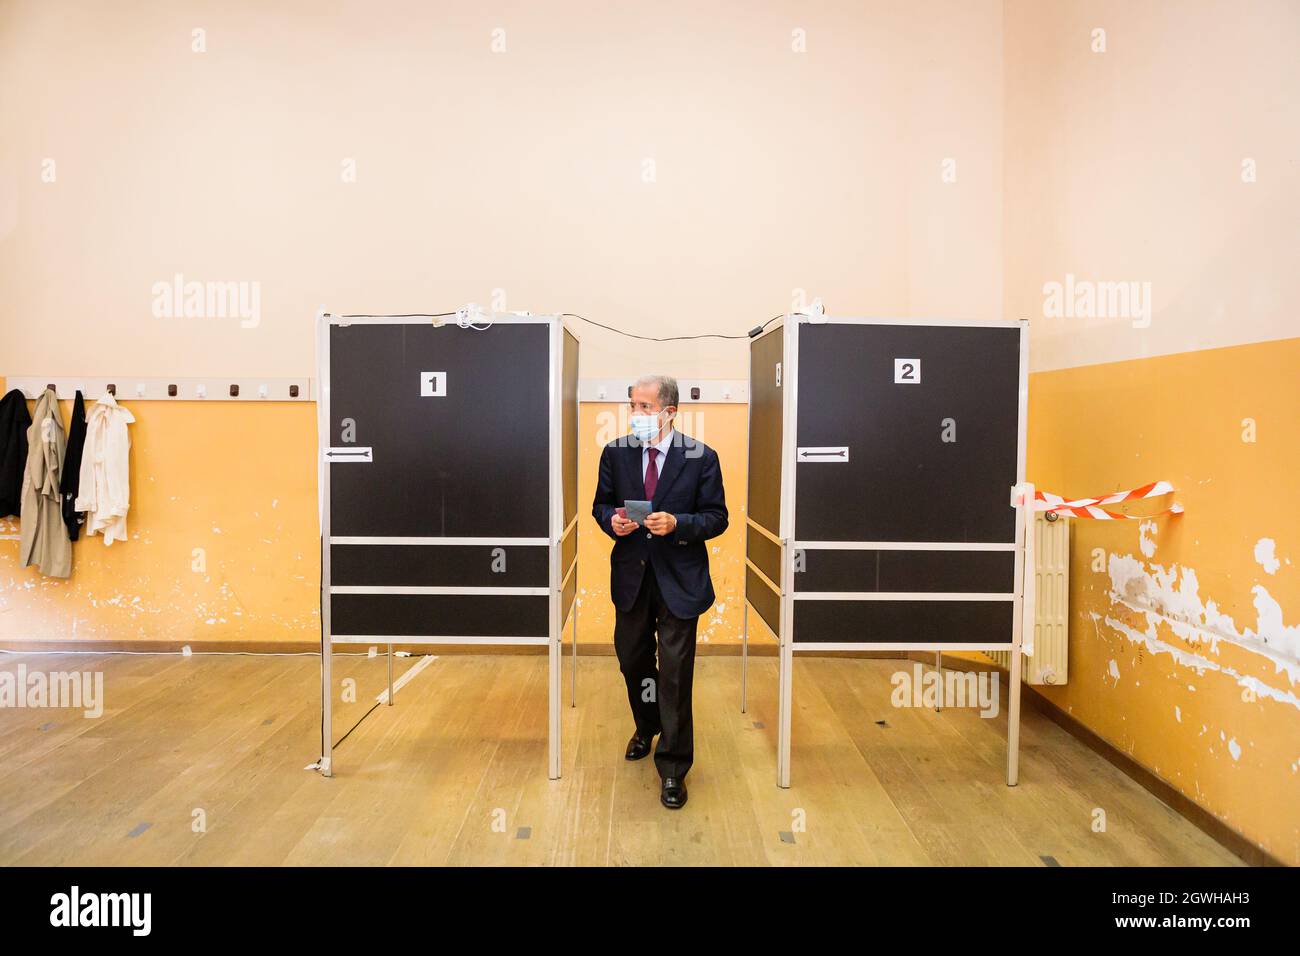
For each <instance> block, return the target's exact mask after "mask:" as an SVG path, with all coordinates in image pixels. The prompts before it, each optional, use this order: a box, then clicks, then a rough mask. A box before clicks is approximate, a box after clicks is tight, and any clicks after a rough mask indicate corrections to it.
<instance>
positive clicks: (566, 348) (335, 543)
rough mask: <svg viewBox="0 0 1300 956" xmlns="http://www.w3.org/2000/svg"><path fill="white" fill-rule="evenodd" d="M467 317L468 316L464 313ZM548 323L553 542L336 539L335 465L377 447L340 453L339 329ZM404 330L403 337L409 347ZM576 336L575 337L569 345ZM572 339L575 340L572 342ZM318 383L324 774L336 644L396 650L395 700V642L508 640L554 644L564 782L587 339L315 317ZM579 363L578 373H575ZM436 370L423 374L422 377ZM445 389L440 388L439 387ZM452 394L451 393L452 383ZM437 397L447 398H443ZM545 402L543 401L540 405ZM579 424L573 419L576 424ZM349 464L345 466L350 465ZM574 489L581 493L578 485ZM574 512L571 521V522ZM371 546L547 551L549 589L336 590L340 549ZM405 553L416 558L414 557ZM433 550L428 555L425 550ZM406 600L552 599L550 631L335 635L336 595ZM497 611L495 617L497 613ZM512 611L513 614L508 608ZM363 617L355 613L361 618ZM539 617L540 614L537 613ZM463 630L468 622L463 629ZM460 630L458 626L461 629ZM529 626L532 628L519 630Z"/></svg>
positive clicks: (551, 331)
mask: <svg viewBox="0 0 1300 956" xmlns="http://www.w3.org/2000/svg"><path fill="white" fill-rule="evenodd" d="M462 311H464V310H462ZM538 324H540V325H544V326H546V327H547V329H548V333H547V336H546V341H547V343H548V345H547V350H548V351H549V355H548V363H549V370H550V371H549V380H548V382H547V386H546V387H547V390H548V397H547V400H546V403H545V406H544V407H545V411H546V414H547V416H548V419H547V420H548V422H549V428H548V429H547V430H546V434H545V436H544V437H545V440H546V442H547V446H548V452H547V454H548V455H549V460H548V462H547V481H548V486H549V492H548V496H547V506H546V507H547V522H548V524H549V531H548V533H547V534H546V535H545V536H530V537H505V536H501V535H499V534H497V535H491V536H487V537H478V536H472V535H471V536H464V535H425V534H421V535H412V536H397V537H394V536H389V535H383V536H334V535H332V534H331V503H332V493H333V487H332V486H333V483H334V482H333V481H332V474H331V473H332V471H333V469H334V468H335V467H349V468H356V467H358V466H357V464H356V462H357V461H358V460H361V461H370V460H371V458H370V457H369V456H370V455H371V454H372V452H371V449H370V448H360V447H342V448H338V447H332V442H333V434H334V430H333V427H332V418H331V415H332V412H333V409H332V401H333V398H334V396H333V395H332V387H331V354H330V349H331V333H332V331H333V330H336V329H340V328H344V327H347V326H366V325H379V326H384V325H389V326H391V325H401V326H425V327H426V328H441V327H444V326H448V327H452V328H454V327H456V326H459V327H460V328H462V329H467V328H472V329H475V330H476V331H486V330H487V329H488V328H491V327H493V326H503V327H504V326H512V325H538ZM405 334H406V333H405V331H404V332H403V335H404V338H403V341H404V342H405V341H406V339H405ZM566 337H567V339H566ZM568 340H572V341H571V342H570V341H568ZM316 346H317V377H318V381H319V383H320V384H319V394H318V396H317V443H318V463H317V465H318V476H317V477H318V488H319V501H318V505H319V516H320V534H321V590H320V610H321V757H320V761H319V763H318V765H317V769H318V770H319V771H320V773H321V774H323V775H324V776H327V777H328V776H332V775H333V772H334V760H333V750H334V741H333V732H332V716H333V708H332V687H333V676H332V670H333V668H332V651H333V647H334V645H335V644H368V645H372V646H374V645H384V644H386V645H387V648H388V687H389V689H388V694H387V701H386V702H387V703H388V704H389V705H392V703H393V645H394V644H395V643H396V644H429V645H436V644H462V645H463V644H506V645H521V646H522V645H545V646H546V647H547V650H548V699H549V712H548V719H547V741H548V745H547V753H548V760H547V766H548V777H549V778H550V779H553V780H554V779H558V778H559V777H560V769H561V750H560V698H561V671H560V668H561V664H562V653H563V651H562V642H563V632H564V628H565V626H566V624H567V623H568V622H569V621H570V620H572V622H573V653H574V660H573V663H574V668H575V673H574V677H575V680H576V666H577V601H576V588H577V521H578V515H577V510H578V509H577V488H576V476H577V467H578V461H577V374H578V373H577V361H578V336H577V335H576V334H574V333H573V331H572V330H571V329H569V328H568V327H567V326H565V324H564V322H563V319H562V317H560V316H532V315H528V314H527V313H509V314H496V313H489V314H484V315H479V316H471V317H470V319H469V320H468V322H467V321H465V319H464V317H463V316H462V320H461V321H459V322H457V321H456V320H454V319H453V320H450V321H446V322H443V321H438V317H435V316H429V315H420V316H387V315H385V316H369V315H368V316H336V315H330V314H328V313H320V314H318V315H317V321H316ZM570 364H571V367H570ZM373 371H374V376H375V380H376V381H381V380H385V379H386V378H387V377H388V376H389V375H390V372H391V370H389V369H374V370H373ZM426 374H427V373H421V376H422V377H423V376H424V375H426ZM414 384H415V383H414V382H413V381H412V382H403V387H408V386H411V387H413V386H414ZM434 387H435V388H436V387H437V386H436V385H435V386H434ZM442 387H443V389H444V390H445V389H446V387H447V386H446V384H445V381H444V384H443V386H442ZM434 394H438V393H436V392H435V393H434ZM540 404H541V403H539V405H540ZM570 418H571V419H572V420H571V421H570ZM566 449H568V450H570V451H571V452H572V460H571V461H568V462H566V460H565V457H566V455H565V452H566ZM345 463H346V464H345ZM570 485H571V486H572V487H570ZM566 512H571V516H570V517H568V520H566ZM356 545H362V546H366V545H370V546H374V547H372V548H366V549H365V550H366V551H374V552H379V551H380V550H381V549H383V548H400V549H419V550H421V551H422V550H423V549H429V548H432V549H438V548H443V549H446V550H445V551H444V554H449V555H454V554H456V553H457V552H455V551H454V550H452V549H456V548H462V549H463V548H475V549H477V548H506V547H510V548H533V549H537V550H539V549H543V548H544V549H545V552H546V553H545V586H536V584H537V582H531V583H533V584H534V585H535V586H530V587H517V586H516V587H509V586H447V585H410V584H403V585H397V586H393V585H384V584H379V585H374V584H368V585H360V586H358V585H337V584H334V583H333V580H332V578H333V575H332V573H331V572H332V560H331V552H332V550H333V549H334V548H336V547H339V546H344V547H351V546H356ZM405 553H408V554H409V553H411V552H410V551H407V552H405ZM424 553H427V552H424ZM358 594H363V595H389V596H394V595H400V596H416V595H427V596H434V595H438V596H445V595H458V596H487V597H491V598H492V599H494V601H495V603H498V604H503V603H505V602H504V601H501V600H500V599H501V598H502V597H503V596H512V597H516V598H524V599H531V600H533V601H536V600H538V599H540V598H545V600H546V622H547V626H546V627H545V628H544V629H541V630H542V631H543V632H542V633H522V634H515V633H512V632H511V627H510V625H508V624H507V625H505V628H504V633H497V634H484V633H478V634H474V633H469V634H456V633H448V632H447V630H445V629H440V628H434V627H431V628H430V630H431V631H434V633H428V634H416V633H392V634H372V633H364V634H348V633H335V632H334V614H333V613H332V611H333V607H332V605H333V598H334V596H335V595H358ZM493 613H496V612H493ZM501 613H506V612H501ZM354 616H355V615H354ZM533 617H534V618H535V619H536V618H537V617H538V616H537V615H534V616H533ZM455 626H459V622H458V623H457V625H455ZM455 626H453V628H452V630H454V629H455ZM518 630H527V628H526V627H525V628H518Z"/></svg>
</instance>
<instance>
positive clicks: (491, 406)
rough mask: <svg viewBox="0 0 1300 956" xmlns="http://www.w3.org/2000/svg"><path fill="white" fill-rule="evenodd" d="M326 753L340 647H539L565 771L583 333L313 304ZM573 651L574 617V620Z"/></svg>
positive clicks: (526, 318)
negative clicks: (566, 643)
mask: <svg viewBox="0 0 1300 956" xmlns="http://www.w3.org/2000/svg"><path fill="white" fill-rule="evenodd" d="M317 361H318V366H319V367H318V376H319V382H320V388H319V396H318V419H319V422H318V424H319V434H318V444H319V449H320V462H319V486H320V495H321V502H320V504H321V507H320V523H321V525H320V526H321V598H320V601H321V728H322V732H321V761H320V764H319V769H320V771H321V772H322V773H323V774H325V775H326V776H330V775H331V774H332V773H333V769H334V765H333V759H332V750H333V738H332V731H331V687H332V678H331V657H332V653H331V652H332V650H333V648H334V647H335V645H340V644H360V645H371V646H375V645H379V646H383V645H387V646H388V653H389V687H390V690H389V695H388V703H390V704H391V703H392V699H393V697H392V666H391V660H392V647H393V645H394V644H434V645H436V644H461V645H464V644H470V645H473V644H485V645H486V644H493V645H501V644H506V645H544V646H546V647H547V649H548V667H549V675H548V676H549V702H550V708H549V715H548V720H547V728H548V732H547V733H548V742H549V746H548V756H549V759H548V769H549V776H550V777H551V778H552V779H555V778H558V777H559V775H560V664H561V636H562V634H563V630H564V627H565V625H566V624H567V623H568V622H569V621H570V619H571V618H572V617H573V615H574V610H575V601H574V599H575V595H576V588H577V576H576V566H577V554H578V538H577V504H578V500H577V496H578V339H577V337H576V336H575V335H574V334H573V333H572V332H571V331H570V330H569V329H567V328H566V327H565V326H564V323H563V321H562V319H561V318H560V317H558V316H531V315H528V314H526V313H523V314H519V313H511V314H508V315H503V314H496V313H483V312H481V311H478V310H476V309H469V308H467V309H462V310H460V312H459V313H457V314H454V315H452V316H332V315H328V314H322V315H320V316H318V319H317ZM574 639H575V644H574V649H575V652H576V620H575V621H574Z"/></svg>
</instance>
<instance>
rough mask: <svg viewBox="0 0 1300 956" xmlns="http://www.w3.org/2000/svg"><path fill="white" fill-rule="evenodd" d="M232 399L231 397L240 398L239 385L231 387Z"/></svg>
mask: <svg viewBox="0 0 1300 956" xmlns="http://www.w3.org/2000/svg"><path fill="white" fill-rule="evenodd" d="M230 397H231V398H238V397H239V386H238V385H231V386H230Z"/></svg>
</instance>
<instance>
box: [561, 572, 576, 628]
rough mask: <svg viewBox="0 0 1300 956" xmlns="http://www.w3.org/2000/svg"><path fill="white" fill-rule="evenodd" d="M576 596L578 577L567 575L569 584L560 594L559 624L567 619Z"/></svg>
mask: <svg viewBox="0 0 1300 956" xmlns="http://www.w3.org/2000/svg"><path fill="white" fill-rule="evenodd" d="M577 596H578V575H577V574H571V575H569V583H568V584H566V585H565V586H564V590H563V591H561V592H560V623H561V624H563V623H564V622H565V621H567V620H568V619H569V609H570V608H572V607H573V601H574V599H575V598H576V597H577Z"/></svg>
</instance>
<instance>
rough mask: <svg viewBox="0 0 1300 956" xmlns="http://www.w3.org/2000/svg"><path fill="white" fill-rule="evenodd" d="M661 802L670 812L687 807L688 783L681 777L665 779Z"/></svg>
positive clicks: (660, 795)
mask: <svg viewBox="0 0 1300 956" xmlns="http://www.w3.org/2000/svg"><path fill="white" fill-rule="evenodd" d="M659 802H660V803H662V804H663V805H664V806H665V807H667V808H668V809H669V810H680V809H681V808H682V807H684V806H686V781H685V780H683V779H682V778H681V777H664V782H663V787H662V788H661V789H660V791H659Z"/></svg>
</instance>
